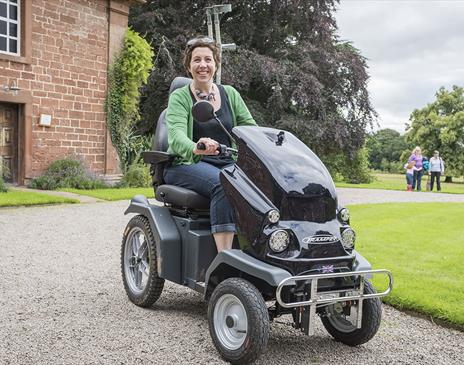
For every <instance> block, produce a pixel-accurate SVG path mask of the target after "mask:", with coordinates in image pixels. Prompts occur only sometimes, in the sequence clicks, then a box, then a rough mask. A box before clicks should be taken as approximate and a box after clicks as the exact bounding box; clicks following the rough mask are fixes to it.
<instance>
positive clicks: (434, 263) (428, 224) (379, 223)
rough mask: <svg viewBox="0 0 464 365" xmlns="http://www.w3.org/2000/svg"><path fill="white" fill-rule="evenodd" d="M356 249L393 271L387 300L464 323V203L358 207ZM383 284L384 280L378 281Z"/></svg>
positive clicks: (353, 211) (354, 213) (355, 214)
mask: <svg viewBox="0 0 464 365" xmlns="http://www.w3.org/2000/svg"><path fill="white" fill-rule="evenodd" d="M350 211H351V223H352V226H353V227H354V229H355V230H356V232H357V237H358V239H357V250H358V251H359V252H360V253H361V254H362V255H363V256H365V257H366V258H367V259H368V260H369V261H370V263H371V264H372V266H373V268H384V269H389V270H390V271H392V273H393V276H394V281H395V284H394V289H393V292H392V293H391V294H390V295H389V296H388V297H385V298H384V301H385V302H387V303H390V304H392V305H394V306H396V307H398V308H404V309H411V310H414V311H417V312H420V313H424V314H427V315H431V316H433V317H435V318H440V319H443V320H446V321H449V322H452V323H455V324H458V325H461V326H462V325H464V304H463V303H464V263H463V260H464V230H463V223H462V222H464V204H460V203H398V204H370V205H353V206H351V207H350ZM374 283H375V284H376V286H377V287H378V288H379V289H381V288H380V287H379V286H382V285H381V283H380V280H374Z"/></svg>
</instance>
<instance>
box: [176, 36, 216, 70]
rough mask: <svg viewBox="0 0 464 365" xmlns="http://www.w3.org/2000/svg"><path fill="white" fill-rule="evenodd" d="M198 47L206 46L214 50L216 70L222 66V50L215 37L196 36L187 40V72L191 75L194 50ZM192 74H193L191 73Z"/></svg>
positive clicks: (185, 51)
mask: <svg viewBox="0 0 464 365" xmlns="http://www.w3.org/2000/svg"><path fill="white" fill-rule="evenodd" d="M197 47H206V48H209V49H210V50H211V52H213V59H214V62H215V63H216V71H217V70H218V69H219V68H220V67H221V51H220V49H219V46H218V45H217V44H216V42H215V41H214V39H212V38H210V37H202V36H200V37H196V38H193V39H191V40H189V41H188V42H187V46H186V47H185V50H184V67H185V70H186V71H187V74H189V75H190V71H189V67H190V62H191V61H192V52H193V50H194V49H195V48H197ZM190 76H191V75H190Z"/></svg>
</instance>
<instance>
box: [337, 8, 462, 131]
mask: <svg viewBox="0 0 464 365" xmlns="http://www.w3.org/2000/svg"><path fill="white" fill-rule="evenodd" d="M336 18H337V24H338V28H339V31H338V34H339V36H340V39H342V40H350V41H352V42H353V45H354V46H355V47H356V48H358V49H359V50H360V51H361V53H362V55H363V56H365V57H366V58H367V62H368V65H369V74H370V76H371V79H370V82H369V91H370V95H371V98H372V102H373V105H374V107H375V109H376V110H377V112H378V113H379V119H380V120H379V123H380V128H393V129H396V130H398V131H400V132H402V131H404V128H405V123H406V122H408V119H409V115H410V114H411V112H412V111H413V110H414V109H417V108H422V107H424V106H425V105H427V103H430V102H432V101H433V100H434V97H435V92H436V91H437V90H438V89H439V88H440V87H441V86H445V87H447V88H450V87H451V86H452V85H459V86H464V21H463V19H464V1H425V0H424V1H391V0H384V1H374V0H366V1H360V0H349V1H348V0H344V1H343V0H342V1H341V3H340V5H339V7H338V10H337V13H336Z"/></svg>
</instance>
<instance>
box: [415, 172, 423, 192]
mask: <svg viewBox="0 0 464 365" xmlns="http://www.w3.org/2000/svg"><path fill="white" fill-rule="evenodd" d="M423 174H424V170H419V171H417V170H414V178H413V180H412V190H414V189H415V188H416V186H417V191H420V190H421V180H422V175H423Z"/></svg>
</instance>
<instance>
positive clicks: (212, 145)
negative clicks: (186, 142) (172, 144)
mask: <svg viewBox="0 0 464 365" xmlns="http://www.w3.org/2000/svg"><path fill="white" fill-rule="evenodd" d="M199 143H203V144H204V145H205V147H206V149H204V150H199V149H198V144H199ZM218 147H219V143H217V142H216V141H215V140H214V139H211V138H207V137H202V138H200V139H199V140H198V142H197V143H196V145H195V148H194V149H193V153H194V154H195V155H218V154H219V151H218V150H217V148H218Z"/></svg>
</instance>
